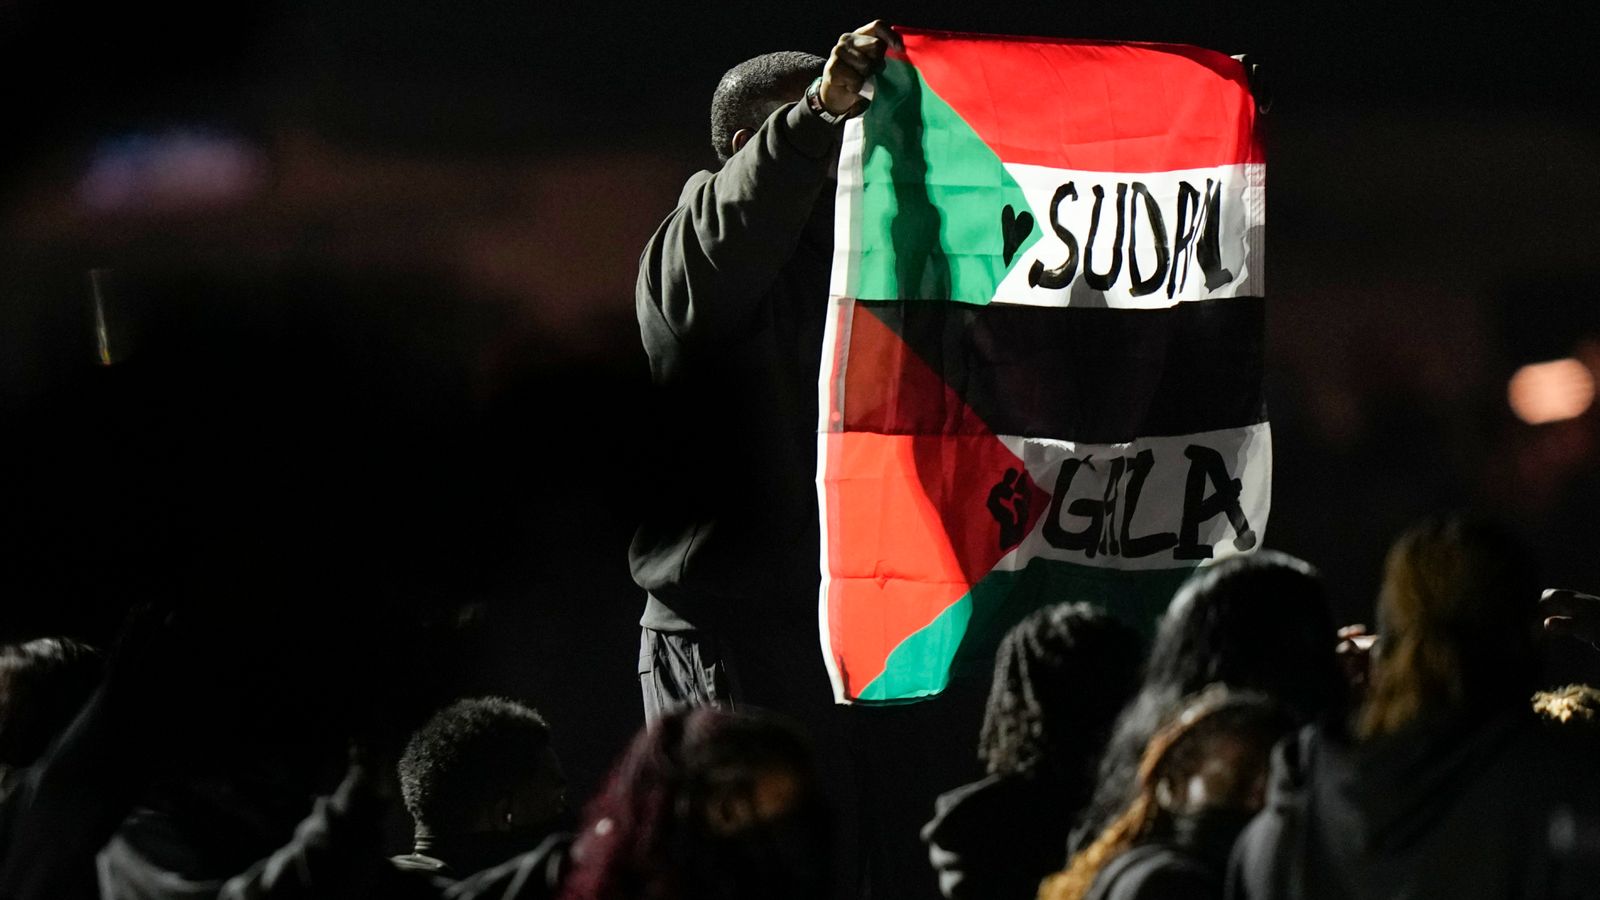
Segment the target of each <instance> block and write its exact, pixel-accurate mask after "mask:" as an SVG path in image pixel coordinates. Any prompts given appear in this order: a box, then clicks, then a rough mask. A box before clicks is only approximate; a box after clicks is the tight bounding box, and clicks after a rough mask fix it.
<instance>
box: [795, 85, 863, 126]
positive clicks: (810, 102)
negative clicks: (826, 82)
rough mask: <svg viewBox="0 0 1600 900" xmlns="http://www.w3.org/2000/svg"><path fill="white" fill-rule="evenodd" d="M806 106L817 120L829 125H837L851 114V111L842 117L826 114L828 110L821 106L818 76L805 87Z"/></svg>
mask: <svg viewBox="0 0 1600 900" xmlns="http://www.w3.org/2000/svg"><path fill="white" fill-rule="evenodd" d="M806 106H807V107H809V108H810V110H811V111H812V112H814V113H816V114H817V118H819V119H821V120H822V121H824V122H827V123H828V124H829V125H838V124H839V123H840V122H843V121H844V120H845V119H848V118H850V113H851V112H853V110H847V111H845V112H844V113H843V114H842V115H835V114H834V113H831V112H828V108H827V107H826V106H824V105H822V77H821V76H820V75H819V76H818V77H817V78H816V80H815V81H812V82H811V83H810V84H809V85H806Z"/></svg>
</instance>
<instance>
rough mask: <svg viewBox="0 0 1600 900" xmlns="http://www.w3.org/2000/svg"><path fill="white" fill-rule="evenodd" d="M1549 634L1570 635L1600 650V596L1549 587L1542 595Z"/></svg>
mask: <svg viewBox="0 0 1600 900" xmlns="http://www.w3.org/2000/svg"><path fill="white" fill-rule="evenodd" d="M1539 611H1540V613H1541V614H1542V615H1543V616H1544V630H1545V633H1546V634H1552V635H1559V636H1565V637H1571V638H1574V639H1576V640H1579V641H1582V642H1584V643H1585V644H1588V645H1589V646H1591V647H1593V648H1595V649H1596V650H1600V597H1596V596H1595V595H1593V594H1584V593H1580V592H1578V591H1574V590H1570V589H1567V588H1550V589H1549V590H1546V591H1545V592H1544V595H1543V596H1542V597H1540V598H1539Z"/></svg>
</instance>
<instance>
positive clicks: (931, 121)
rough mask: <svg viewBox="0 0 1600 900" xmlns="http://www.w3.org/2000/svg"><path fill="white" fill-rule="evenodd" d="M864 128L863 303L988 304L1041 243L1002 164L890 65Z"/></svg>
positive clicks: (912, 73)
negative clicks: (1015, 267)
mask: <svg viewBox="0 0 1600 900" xmlns="http://www.w3.org/2000/svg"><path fill="white" fill-rule="evenodd" d="M875 91H876V93H875V95H874V97H873V101H872V105H871V106H870V107H869V108H868V109H867V112H866V114H865V115H864V116H863V119H862V128H863V132H862V133H863V136H864V144H865V146H864V152H863V154H862V175H863V186H862V196H861V207H860V209H861V217H860V223H861V226H860V232H859V235H860V238H859V239H860V245H859V248H858V249H859V254H860V255H859V259H860V269H859V273H858V279H859V280H858V283H857V284H856V286H855V288H856V291H855V293H854V295H853V296H855V297H856V298H857V299H862V300H956V301H960V302H963V303H974V304H986V303H988V302H989V301H990V299H991V298H992V297H993V296H994V293H995V288H996V286H998V285H999V284H1000V281H1001V279H1003V278H1004V277H1005V275H1006V273H1007V272H1008V271H1010V269H1011V267H1012V266H1013V265H1015V264H1016V262H1017V261H1018V260H1019V259H1021V258H1022V255H1023V251H1025V250H1027V249H1028V248H1029V247H1031V246H1032V245H1033V244H1034V243H1035V242H1036V241H1038V240H1039V236H1040V227H1041V226H1040V223H1039V219H1038V216H1037V214H1036V213H1035V212H1034V211H1033V210H1032V209H1030V208H1029V205H1028V201H1027V198H1026V197H1025V196H1024V195H1023V192H1022V188H1021V187H1019V186H1018V185H1017V182H1016V180H1015V179H1013V178H1012V177H1011V174H1010V173H1009V172H1007V171H1006V168H1005V166H1004V165H1003V164H1002V163H1001V161H1000V157H999V156H997V155H995V152H994V151H993V150H991V149H990V148H989V145H988V144H985V143H984V142H983V139H982V138H980V137H979V136H978V133H977V132H976V131H974V130H973V129H972V127H971V126H969V125H968V124H967V123H966V122H965V121H964V120H963V119H962V118H961V116H959V115H958V114H957V113H956V111H955V110H954V109H952V108H951V107H950V105H949V104H948V103H946V102H945V101H944V100H943V99H942V98H940V97H939V95H938V94H936V93H934V92H933V90H932V89H931V88H929V87H928V83H927V82H926V81H925V80H924V79H923V78H922V75H921V74H920V73H919V72H918V71H917V69H916V67H915V66H913V65H911V64H910V63H908V62H906V61H904V60H901V59H895V58H892V57H891V58H890V59H888V60H887V61H886V63H885V65H884V69H883V71H882V72H880V73H879V74H878V76H877V81H876V87H875Z"/></svg>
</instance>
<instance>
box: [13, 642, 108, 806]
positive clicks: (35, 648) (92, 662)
mask: <svg viewBox="0 0 1600 900" xmlns="http://www.w3.org/2000/svg"><path fill="white" fill-rule="evenodd" d="M103 670H104V663H103V661H102V659H101V655H100V653H99V651H97V650H95V649H94V648H92V647H89V646H87V645H85V644H80V643H78V642H77V641H73V640H69V639H67V638H39V639H38V640H34V641H28V642H27V643H24V644H9V645H7V646H4V647H0V777H3V776H4V774H5V773H6V772H8V771H10V770H13V769H19V768H21V767H23V766H26V765H29V764H30V763H32V762H33V761H35V760H37V759H38V758H39V756H40V755H41V754H42V753H44V751H45V748H46V747H48V746H49V745H50V742H51V741H53V740H55V738H56V736H57V735H59V734H60V733H61V732H62V731H64V730H66V727H67V725H68V724H70V723H71V722H72V719H73V717H74V716H76V715H77V714H78V711H79V710H80V709H82V708H83V704H84V702H85V701H86V700H88V699H89V695H90V694H92V693H93V692H94V689H95V687H96V685H98V684H99V683H100V677H101V674H102V672H103Z"/></svg>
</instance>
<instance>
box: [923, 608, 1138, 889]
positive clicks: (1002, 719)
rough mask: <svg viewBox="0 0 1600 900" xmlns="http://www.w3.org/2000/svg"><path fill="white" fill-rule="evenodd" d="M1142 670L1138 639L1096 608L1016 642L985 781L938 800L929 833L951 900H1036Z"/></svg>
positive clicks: (1003, 668) (1004, 652)
mask: <svg viewBox="0 0 1600 900" xmlns="http://www.w3.org/2000/svg"><path fill="white" fill-rule="evenodd" d="M1143 660H1144V647H1143V641H1142V639H1141V638H1140V636H1139V634H1138V632H1136V631H1135V630H1134V629H1133V628H1132V627H1131V626H1129V625H1126V624H1123V623H1122V622H1120V621H1118V620H1117V619H1115V618H1114V617H1112V616H1111V615H1110V614H1109V613H1107V612H1105V611H1104V610H1101V609H1099V608H1097V607H1094V606H1091V605H1089V604H1087V603H1060V604H1056V605H1053V606H1048V607H1045V608H1043V609H1040V610H1037V611H1035V612H1033V613H1032V614H1030V615H1029V616H1028V617H1027V618H1025V619H1023V620H1022V621H1021V622H1019V623H1017V624H1016V625H1015V626H1013V627H1012V629H1011V630H1010V631H1009V632H1007V633H1006V636H1005V637H1004V638H1003V639H1002V640H1001V642H1000V647H999V650H998V651H997V652H996V654H995V666H994V680H993V682H992V684H991V686H990V691H989V702H988V706H987V707H986V709H985V711H984V718H983V728H982V731H981V732H980V733H979V735H978V756H979V757H980V758H981V759H982V761H983V763H984V768H985V770H986V775H985V777H984V778H982V779H980V780H978V781H975V782H972V783H971V784H965V785H962V786H961V787H958V788H956V789H954V790H951V791H948V792H946V793H944V794H942V795H940V796H939V798H938V799H937V801H935V810H936V815H935V816H934V819H933V821H931V822H929V823H928V824H927V826H926V827H924V828H923V831H922V838H923V840H924V841H925V842H927V844H928V858H929V861H930V862H931V863H932V864H933V867H934V868H935V869H936V870H937V871H938V874H939V890H940V892H941V893H943V894H944V896H946V897H948V898H950V900H967V898H973V900H1003V898H1007V897H1015V898H1025V897H1032V896H1033V894H1034V892H1035V891H1036V890H1037V888H1038V884H1039V879H1040V878H1042V877H1044V876H1045V875H1046V874H1047V873H1049V872H1052V871H1054V870H1055V869H1057V868H1058V867H1060V865H1061V861H1062V859H1063V858H1064V857H1065V854H1066V846H1067V835H1068V833H1069V832H1070V831H1071V829H1072V825H1073V823H1074V822H1076V821H1077V816H1078V814H1079V812H1081V811H1082V809H1083V807H1084V805H1085V804H1087V803H1088V802H1089V797H1090V795H1091V794H1092V793H1093V791H1094V766H1095V763H1096V761H1097V760H1098V759H1099V757H1100V753H1101V752H1102V751H1103V750H1104V749H1105V743H1106V739H1107V737H1108V736H1109V735H1110V732H1111V724H1112V722H1113V721H1115V719H1116V716H1117V712H1118V710H1120V709H1121V708H1122V705H1123V704H1124V703H1126V702H1127V700H1128V698H1129V697H1130V696H1131V695H1132V694H1133V691H1134V688H1135V687H1136V686H1137V685H1138V680H1139V669H1140V666H1141V664H1142V663H1143Z"/></svg>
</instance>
